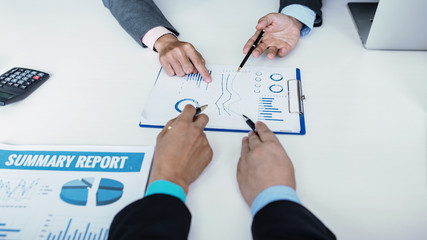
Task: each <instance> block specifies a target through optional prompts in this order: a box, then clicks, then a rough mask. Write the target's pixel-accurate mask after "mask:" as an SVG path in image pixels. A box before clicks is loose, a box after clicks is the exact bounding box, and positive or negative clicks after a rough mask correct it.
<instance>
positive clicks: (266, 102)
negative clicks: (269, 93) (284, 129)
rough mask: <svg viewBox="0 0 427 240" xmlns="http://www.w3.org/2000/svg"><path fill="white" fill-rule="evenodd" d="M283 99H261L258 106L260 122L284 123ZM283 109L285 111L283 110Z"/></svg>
mask: <svg viewBox="0 0 427 240" xmlns="http://www.w3.org/2000/svg"><path fill="white" fill-rule="evenodd" d="M280 100H283V99H281V98H274V97H261V98H259V104H258V120H261V121H275V122H283V121H284V120H283V110H284V108H283V106H284V105H283V104H281V103H280ZM282 109H283V110H282Z"/></svg>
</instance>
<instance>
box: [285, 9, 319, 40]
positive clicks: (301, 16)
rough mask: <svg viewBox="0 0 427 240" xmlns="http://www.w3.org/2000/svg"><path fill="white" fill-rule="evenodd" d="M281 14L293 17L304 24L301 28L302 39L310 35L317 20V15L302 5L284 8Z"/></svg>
mask: <svg viewBox="0 0 427 240" xmlns="http://www.w3.org/2000/svg"><path fill="white" fill-rule="evenodd" d="M281 13H283V14H285V15H288V16H291V17H293V18H295V19H297V20H298V21H300V22H301V23H302V24H304V26H303V27H302V28H301V37H304V36H306V35H307V34H309V33H310V31H311V29H312V28H313V25H314V21H315V20H316V13H315V12H314V11H313V10H311V9H310V8H308V7H306V6H303V5H300V4H292V5H289V6H287V7H285V8H283V9H282V11H281Z"/></svg>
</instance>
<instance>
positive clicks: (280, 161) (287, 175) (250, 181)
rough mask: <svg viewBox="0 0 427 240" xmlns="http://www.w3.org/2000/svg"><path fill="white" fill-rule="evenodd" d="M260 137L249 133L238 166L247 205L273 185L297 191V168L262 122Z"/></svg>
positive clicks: (258, 129)
mask: <svg viewBox="0 0 427 240" xmlns="http://www.w3.org/2000/svg"><path fill="white" fill-rule="evenodd" d="M256 129H257V131H258V134H259V137H258V136H257V135H256V134H255V133H254V132H250V133H249V136H248V137H244V138H243V139H242V151H241V156H240V159H239V163H238V165H237V182H238V183H239V188H240V192H241V193H242V196H243V198H244V199H245V201H246V203H247V204H248V205H249V206H251V205H252V202H253V201H254V199H255V197H256V196H257V195H258V194H259V193H260V192H261V191H263V190H264V189H266V188H268V187H271V186H274V185H285V186H289V187H291V188H293V189H295V187H296V186H295V175H294V167H293V165H292V162H291V160H290V159H289V157H288V155H287V154H286V151H285V149H284V148H283V147H282V145H281V144H280V142H279V139H277V137H276V135H274V133H273V132H272V131H270V129H268V127H267V126H266V125H265V124H264V123H262V122H257V123H256Z"/></svg>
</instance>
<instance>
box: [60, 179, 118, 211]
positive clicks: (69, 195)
mask: <svg viewBox="0 0 427 240" xmlns="http://www.w3.org/2000/svg"><path fill="white" fill-rule="evenodd" d="M94 182H95V178H94V177H87V178H82V179H74V180H71V181H69V182H67V183H65V184H64V185H62V189H61V193H60V195H59V197H60V198H61V199H62V201H64V202H66V203H68V204H72V205H77V206H86V205H87V204H88V198H89V194H90V193H91V192H93V191H96V206H103V205H108V204H112V203H114V202H116V201H117V200H119V199H120V198H121V197H122V195H123V188H124V185H123V183H121V182H119V181H117V180H114V179H110V178H101V179H100V180H99V185H98V186H94Z"/></svg>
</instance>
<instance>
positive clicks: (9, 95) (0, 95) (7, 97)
mask: <svg viewBox="0 0 427 240" xmlns="http://www.w3.org/2000/svg"><path fill="white" fill-rule="evenodd" d="M13 96H14V95H13V94H10V93H5V92H0V97H2V98H6V99H9V98H11V97H13Z"/></svg>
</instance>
